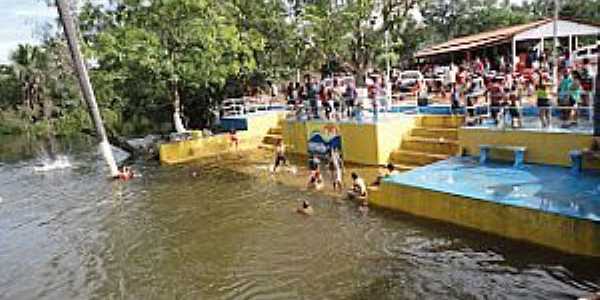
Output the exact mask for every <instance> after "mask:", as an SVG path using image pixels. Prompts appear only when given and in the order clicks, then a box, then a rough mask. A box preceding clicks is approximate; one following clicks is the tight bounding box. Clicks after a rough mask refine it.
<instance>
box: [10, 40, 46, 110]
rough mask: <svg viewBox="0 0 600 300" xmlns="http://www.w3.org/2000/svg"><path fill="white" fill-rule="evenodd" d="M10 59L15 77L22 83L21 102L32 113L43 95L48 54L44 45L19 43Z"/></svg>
mask: <svg viewBox="0 0 600 300" xmlns="http://www.w3.org/2000/svg"><path fill="white" fill-rule="evenodd" d="M10 59H11V61H12V63H13V70H14V72H15V77H16V78H17V79H18V80H19V82H20V83H21V97H22V103H21V104H22V105H23V106H24V108H25V110H26V111H27V112H28V113H30V114H32V113H33V111H34V110H35V109H36V107H38V106H39V104H40V100H41V97H42V91H43V86H44V81H45V76H46V74H45V70H46V68H47V65H48V56H47V54H46V52H45V50H44V49H43V48H42V47H39V46H32V45H19V46H18V47H17V49H16V50H15V51H14V52H13V53H12V54H11V56H10Z"/></svg>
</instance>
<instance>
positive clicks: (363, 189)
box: [348, 172, 367, 203]
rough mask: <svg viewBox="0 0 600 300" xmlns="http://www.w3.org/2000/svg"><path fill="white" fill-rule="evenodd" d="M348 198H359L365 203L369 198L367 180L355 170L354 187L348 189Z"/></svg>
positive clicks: (353, 176)
mask: <svg viewBox="0 0 600 300" xmlns="http://www.w3.org/2000/svg"><path fill="white" fill-rule="evenodd" d="M348 198H349V199H350V200H354V199H358V200H361V201H362V202H363V203H365V201H366V199H367V186H366V185H365V181H364V179H362V178H360V177H359V176H358V174H356V173H354V172H353V173H352V189H350V190H349V191H348Z"/></svg>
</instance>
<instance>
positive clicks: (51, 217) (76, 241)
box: [0, 138, 600, 299]
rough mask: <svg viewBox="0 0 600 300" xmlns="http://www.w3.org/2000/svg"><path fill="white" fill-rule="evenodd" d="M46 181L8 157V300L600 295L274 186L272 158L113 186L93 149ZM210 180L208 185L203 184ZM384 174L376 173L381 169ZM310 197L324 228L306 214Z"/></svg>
mask: <svg viewBox="0 0 600 300" xmlns="http://www.w3.org/2000/svg"><path fill="white" fill-rule="evenodd" d="M60 145H61V146H60V147H58V148H59V150H58V151H61V152H63V153H66V154H67V155H68V157H69V160H70V162H71V164H72V167H71V168H66V169H61V170H55V171H47V172H36V171H34V166H35V164H36V163H37V162H38V160H37V159H36V157H37V156H39V144H38V143H37V142H31V141H27V140H25V141H24V140H23V139H19V140H16V139H7V138H3V139H2V145H0V161H1V163H0V197H1V202H0V270H2V271H1V272H0V299H296V298H303V299H517V298H522V299H561V298H566V299H569V298H571V299H572V298H574V297H577V296H581V295H586V294H588V293H590V292H592V291H598V290H600V261H599V260H597V259H591V258H585V257H574V256H567V255H563V254H560V253H556V252H553V251H550V250H547V249H544V248H538V247H535V246H531V245H529V244H525V243H517V242H512V241H508V240H505V239H500V238H496V237H491V236H487V235H484V234H480V233H476V232H472V231H466V230H462V229H458V228H455V227H452V226H448V225H445V224H441V223H435V222H431V221H427V220H422V219H417V218H413V217H410V216H407V215H403V214H398V213H391V212H387V211H381V210H375V209H371V211H369V212H368V213H367V214H366V215H363V214H361V213H359V212H358V211H357V209H356V205H355V204H353V203H348V202H345V201H340V200H339V197H337V196H331V195H325V194H320V193H314V192H307V191H305V190H304V189H303V188H302V185H303V183H304V180H305V170H304V169H303V168H301V169H300V171H299V173H298V174H296V175H294V174H291V173H287V172H283V173H280V174H278V175H277V176H276V177H270V176H268V174H267V171H266V166H267V164H268V163H269V161H268V160H269V158H268V157H266V156H265V155H261V154H252V155H244V156H243V158H238V157H222V158H220V159H211V160H207V161H201V162H198V163H194V164H192V165H185V166H159V165H158V164H155V163H137V164H136V165H135V168H136V169H137V170H139V171H140V172H141V173H142V177H141V178H137V179H135V180H132V181H130V182H128V183H121V182H111V181H108V180H106V179H105V174H106V173H105V169H104V165H103V163H102V162H101V161H100V160H99V159H98V156H97V155H96V152H95V151H94V150H93V148H91V147H90V145H89V144H87V143H80V142H78V143H68V142H63V143H61V144H60ZM193 172H197V174H198V176H197V177H193V176H191V174H192V173H193ZM367 173H368V174H372V172H371V171H367ZM303 199H308V200H310V201H311V202H312V203H313V205H314V206H315V210H316V213H315V215H314V216H311V217H306V216H301V215H298V214H296V213H294V212H293V211H294V209H295V207H296V206H297V204H298V202H299V201H301V200H303Z"/></svg>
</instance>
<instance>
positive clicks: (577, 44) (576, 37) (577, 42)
mask: <svg viewBox="0 0 600 300" xmlns="http://www.w3.org/2000/svg"><path fill="white" fill-rule="evenodd" d="M574 38H575V47H574V48H573V50H577V48H578V47H579V36H577V35H576V36H574Z"/></svg>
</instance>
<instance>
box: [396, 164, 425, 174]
mask: <svg viewBox="0 0 600 300" xmlns="http://www.w3.org/2000/svg"><path fill="white" fill-rule="evenodd" d="M418 167H420V166H418V165H414V164H396V163H394V168H396V170H398V171H400V172H405V171H410V170H412V169H414V168H418Z"/></svg>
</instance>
